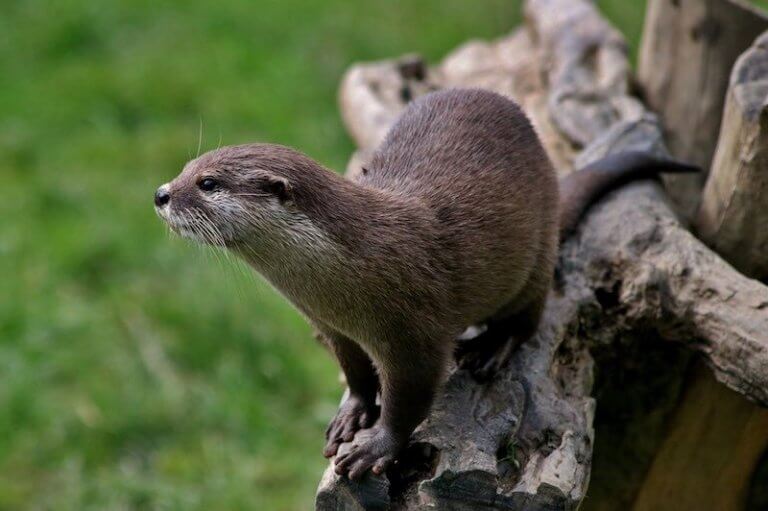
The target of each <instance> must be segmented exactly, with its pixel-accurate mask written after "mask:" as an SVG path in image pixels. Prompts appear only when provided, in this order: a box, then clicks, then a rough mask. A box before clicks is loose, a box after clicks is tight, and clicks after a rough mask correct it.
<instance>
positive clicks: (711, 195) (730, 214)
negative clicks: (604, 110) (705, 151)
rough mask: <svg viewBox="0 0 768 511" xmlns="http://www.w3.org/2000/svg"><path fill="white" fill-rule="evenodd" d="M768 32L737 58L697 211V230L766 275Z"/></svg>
mask: <svg viewBox="0 0 768 511" xmlns="http://www.w3.org/2000/svg"><path fill="white" fill-rule="evenodd" d="M767 100H768V32H766V33H765V34H763V35H762V36H761V37H760V38H759V39H758V40H757V41H756V42H755V44H754V45H753V46H752V48H750V49H749V50H748V51H747V52H746V53H745V54H744V55H742V56H741V58H740V59H739V60H738V61H737V62H736V65H735V66H734V69H733V73H732V74H731V83H730V87H729V89H728V98H727V101H726V105H725V113H724V116H723V123H722V127H721V129H720V140H719V141H718V144H717V152H716V153H715V160H714V163H713V164H712V171H711V173H710V176H709V179H708V180H707V185H706V188H705V189H704V194H703V197H702V204H701V208H700V210H699V215H698V222H697V228H698V232H699V235H700V236H701V237H702V238H703V239H704V240H705V241H706V242H707V243H708V244H709V245H710V246H712V247H713V248H714V249H715V250H717V251H718V252H719V253H720V254H722V255H723V257H725V258H726V259H728V261H730V262H731V263H732V264H733V265H734V266H736V267H737V268H738V269H739V270H741V271H743V272H744V273H746V274H747V275H751V276H753V277H756V278H766V277H768V229H766V225H768V107H767V106H766V101H767Z"/></svg>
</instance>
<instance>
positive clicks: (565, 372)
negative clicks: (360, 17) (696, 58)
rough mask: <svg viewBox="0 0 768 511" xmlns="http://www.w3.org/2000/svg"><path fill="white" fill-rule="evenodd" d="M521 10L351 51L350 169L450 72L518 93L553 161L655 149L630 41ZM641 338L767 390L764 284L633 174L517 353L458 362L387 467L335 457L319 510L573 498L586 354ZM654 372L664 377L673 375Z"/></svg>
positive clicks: (539, 7)
mask: <svg viewBox="0 0 768 511" xmlns="http://www.w3.org/2000/svg"><path fill="white" fill-rule="evenodd" d="M525 9H526V25H525V26H524V27H523V28H522V29H520V30H517V31H515V32H513V33H512V34H511V35H510V36H508V37H505V38H502V39H500V40H498V41H495V42H492V43H485V42H479V41H474V42H471V43H468V44H467V45H464V46H462V47H461V48H459V49H458V50H456V51H455V52H454V53H452V54H451V55H449V56H448V57H446V59H444V61H443V62H442V64H440V65H438V66H436V67H434V68H428V67H427V66H426V65H424V64H423V63H421V62H420V61H419V60H418V59H416V60H414V58H413V57H409V58H408V59H407V60H406V61H398V60H394V61H386V62H382V63H377V64H373V65H372V64H365V65H360V66H355V67H353V68H352V69H351V70H350V71H349V72H348V74H347V75H346V77H345V78H344V80H343V81H342V87H341V91H340V104H341V109H342V112H343V118H344V119H345V122H346V123H347V127H348V129H349V130H350V133H351V135H352V137H353V138H354V139H355V141H357V142H358V145H359V150H358V153H357V154H356V155H355V156H354V157H353V159H352V161H351V163H350V168H349V172H350V173H354V172H356V171H357V169H358V168H359V165H363V164H364V163H365V161H366V158H367V157H368V155H370V153H371V151H373V150H374V149H375V147H376V146H377V145H378V144H379V143H380V141H381V139H382V137H383V135H384V134H385V133H386V130H387V128H388V127H389V126H390V125H391V123H392V122H394V120H395V119H396V118H397V115H398V114H399V112H401V111H402V109H403V108H404V106H405V104H406V103H407V101H409V100H410V99H412V98H413V97H416V96H418V95H420V94H423V93H425V92H427V91H429V90H433V89H435V88H439V87H448V86H481V87H487V88H490V89H493V90H496V91H497V92H501V93H503V94H506V95H508V96H510V97H512V98H514V99H515V100H517V101H518V102H519V103H520V104H521V105H522V106H523V108H524V109H525V110H526V112H527V113H528V114H529V116H530V117H531V118H532V120H533V123H534V125H535V126H536V129H537V131H538V132H539V134H540V136H541V137H542V140H543V142H544V144H545V146H546V148H547V150H548V152H549V154H550V155H551V157H552V160H553V162H555V164H556V166H557V167H558V170H559V171H560V172H563V173H564V172H567V171H568V170H569V169H570V168H572V167H574V166H576V167H578V166H581V165H583V164H585V163H587V162H589V161H592V160H595V159H597V158H599V157H602V156H604V155H606V154H608V153H614V152H620V151H624V150H630V149H637V150H646V151H651V152H654V153H656V154H659V155H664V154H665V151H666V150H665V148H664V144H663V140H662V133H661V129H660V127H659V123H658V121H657V119H656V118H655V116H653V115H652V114H650V113H649V112H648V111H647V110H646V109H645V107H644V106H643V105H642V103H640V102H639V101H638V100H637V99H635V98H633V97H631V96H630V95H629V92H628V86H627V83H628V79H629V78H628V69H629V65H628V60H627V57H626V51H625V46H624V44H623V42H622V41H621V38H620V36H619V35H618V34H617V32H616V31H615V30H614V29H613V28H612V27H610V25H608V24H607V23H606V22H605V20H604V19H603V18H602V17H601V16H600V15H599V13H598V12H597V11H596V9H595V7H594V5H593V4H592V3H591V2H589V1H588V0H529V1H528V2H527V3H526V7H525ZM414 69H418V70H419V71H418V72H417V73H414V72H413V70H414ZM582 148H583V149H582ZM652 339H659V343H660V345H661V346H670V347H674V346H675V345H674V344H671V343H667V342H663V341H661V339H663V340H664V341H678V342H679V344H678V346H681V347H685V348H686V350H690V351H692V352H694V353H697V354H698V355H697V356H699V357H701V358H702V359H703V360H704V361H705V362H706V363H707V365H708V366H709V368H710V369H711V371H712V374H714V376H715V377H716V378H717V380H719V381H720V382H723V383H725V384H726V385H727V386H729V387H730V388H732V389H733V390H735V391H736V392H738V393H740V394H742V395H744V396H747V397H748V398H749V399H752V400H754V401H756V402H759V403H762V404H768V288H766V287H765V286H763V285H762V284H760V283H759V282H757V281H754V280H750V279H748V278H746V277H744V276H743V275H741V274H739V273H738V272H736V271H735V270H734V269H733V268H732V267H730V266H729V265H728V264H727V263H726V262H724V261H723V260H722V259H721V258H720V257H719V256H717V255H716V254H714V253H713V252H711V251H710V250H709V249H708V248H707V247H705V246H704V245H702V244H701V243H700V242H699V241H698V240H697V239H696V238H694V237H693V236H692V235H691V234H690V233H689V232H688V231H686V230H685V229H684V227H683V226H682V225H681V224H680V223H679V221H678V220H677V218H676V216H675V214H674V212H673V211H672V210H671V208H670V207H669V205H668V204H667V202H666V201H665V199H664V195H663V192H662V190H661V188H660V186H659V185H658V184H657V183H655V182H641V183H634V184H632V185H629V186H627V187H625V188H623V189H621V190H618V191H616V192H614V193H612V194H610V195H609V196H608V197H606V199H605V200H603V201H601V202H600V203H599V204H598V205H596V206H595V207H593V208H592V211H591V212H590V213H589V215H588V216H587V218H586V219H585V221H584V222H583V224H582V225H581V227H580V229H579V231H578V232H577V233H576V234H575V235H574V236H573V237H572V238H571V239H570V240H569V241H567V242H566V243H565V244H564V245H563V247H562V249H561V255H560V262H559V265H558V278H557V284H556V286H555V289H554V290H553V291H552V292H551V294H550V297H549V300H548V304H547V307H546V310H545V313H544V316H543V319H542V323H541V325H540V327H539V329H538V331H537V333H536V335H535V336H534V338H533V339H532V340H531V341H530V342H528V343H526V344H524V345H523V346H521V347H520V349H519V350H518V351H517V353H516V354H515V355H514V357H513V360H512V362H511V363H510V366H509V367H508V368H507V369H506V370H505V371H504V372H503V373H502V374H499V375H498V376H497V377H496V378H495V379H494V380H493V381H491V382H489V383H485V384H483V383H479V382H477V381H475V380H474V379H473V378H472V377H471V375H470V374H468V373H467V372H466V371H462V370H454V371H453V372H452V373H451V375H450V377H449V379H448V381H447V383H446V385H445V387H444V389H443V391H442V394H441V395H440V396H438V398H437V400H436V403H435V405H434V408H433V410H432V413H431V414H430V416H429V417H428V418H427V420H426V421H424V423H422V424H421V425H420V426H419V427H418V428H417V430H416V431H415V433H414V435H413V437H412V441H411V444H410V446H409V447H408V448H407V449H406V452H405V453H404V454H403V455H402V456H401V458H400V459H399V461H398V463H397V464H396V465H395V467H394V468H393V469H392V470H390V471H389V473H388V474H387V475H386V476H374V475H373V474H370V473H369V474H367V475H366V476H365V477H364V479H363V480H362V481H361V482H360V483H351V482H350V481H348V480H347V479H346V478H341V477H338V476H336V475H335V473H334V472H333V467H332V465H331V466H329V467H328V469H327V470H326V473H325V474H324V476H323V479H322V481H321V483H320V486H319V488H318V494H317V500H316V508H317V509H319V510H362V509H400V510H416V509H441V510H467V511H468V510H495V509H504V510H523V509H525V510H537V509H542V510H544V509H546V510H550V509H551V510H560V509H562V510H570V509H576V508H577V507H578V506H579V504H580V503H581V501H582V500H583V499H584V497H585V495H586V491H587V485H588V482H589V479H590V472H591V468H592V456H593V446H594V445H595V433H594V430H593V419H594V417H595V400H594V398H593V397H592V393H593V391H595V390H596V389H595V385H594V379H595V374H594V369H595V358H594V354H600V356H599V357H598V358H600V359H603V358H605V356H604V354H605V353H606V352H617V353H618V352H620V346H625V345H630V344H631V345H632V346H640V347H638V348H637V352H638V357H637V358H641V357H643V356H645V355H646V354H647V352H648V351H649V350H650V348H646V347H645V346H646V344H647V343H649V342H651V340H652ZM614 361H616V363H617V365H618V364H627V363H636V360H635V358H634V357H631V358H630V359H629V360H621V357H618V360H617V358H614ZM656 362H658V361H656ZM656 362H654V364H655V366H656V368H657V369H658V368H659V367H658V366H659V365H661V364H659V363H656ZM665 362H666V360H665ZM686 362H687V357H681V358H680V359H679V362H678V363H674V364H673V363H669V366H670V367H669V368H668V370H667V368H663V369H664V371H667V372H668V373H671V372H673V371H679V370H681V368H684V367H685V366H686ZM646 367H647V366H646ZM642 377H643V378H646V379H647V380H650V379H652V378H653V376H652V375H650V374H648V375H646V374H643V375H642ZM659 380H660V381H662V383H660V386H659V388H662V389H669V388H672V387H674V385H675V383H674V382H675V381H679V380H680V377H679V375H677V376H676V375H672V376H671V377H667V376H664V377H663V378H659ZM669 382H671V383H669ZM598 390H599V389H598ZM615 390H616V389H615ZM617 391H618V392H621V389H618V390H617ZM678 393H679V390H678ZM675 395H676V394H674V393H670V396H671V397H670V398H669V399H665V398H663V394H662V395H659V396H656V395H654V396H653V399H650V400H649V403H648V405H647V406H648V409H649V410H651V411H653V410H657V409H659V408H661V407H662V405H661V404H660V403H662V402H663V403H664V405H663V406H665V407H666V408H668V409H670V408H671V407H673V406H674V404H675V402H676V399H675ZM628 398H629V397H628V396H624V397H623V398H622V399H623V400H624V401H627V399H628ZM608 413H609V414H610V411H608ZM665 413H666V412H665ZM661 429H662V428H659V431H661ZM364 435H366V432H365V431H362V432H360V433H358V435H357V437H356V438H355V440H354V442H353V443H352V444H345V445H343V446H342V448H343V449H349V448H351V447H352V445H353V444H355V443H359V442H360V441H361V439H362V438H361V437H364ZM657 436H658V438H657V440H658V441H657V442H656V443H657V444H661V443H663V438H662V433H661V432H659V433H658V435H657ZM654 445H655V444H654ZM652 454H653V451H652V449H650V450H649V454H648V455H647V456H645V457H644V458H643V465H642V466H641V467H640V468H639V469H637V470H634V471H633V474H636V476H635V477H636V479H637V480H638V482H637V484H634V483H633V487H632V488H628V489H627V490H626V491H625V495H628V497H626V498H627V499H630V501H631V499H632V498H634V495H636V494H637V491H638V486H639V485H640V483H642V479H643V477H642V476H643V474H644V473H645V471H646V470H647V468H648V466H649V465H650V463H651V461H652ZM587 502H589V501H587ZM611 509H616V507H613V508H611Z"/></svg>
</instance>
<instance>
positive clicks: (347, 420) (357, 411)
mask: <svg viewBox="0 0 768 511" xmlns="http://www.w3.org/2000/svg"><path fill="white" fill-rule="evenodd" d="M377 416H378V410H377V408H376V405H373V406H371V405H369V404H367V403H365V402H364V401H363V400H362V399H360V398H357V397H353V396H350V397H349V398H348V399H347V400H346V401H344V402H343V403H342V404H341V406H340V407H339V411H338V412H336V416H335V417H334V418H333V419H332V420H331V422H330V424H328V428H327V429H326V431H325V438H326V440H327V442H326V444H325V448H324V449H323V455H324V456H325V457H326V458H330V457H331V456H335V455H336V453H337V452H338V450H339V446H340V445H341V444H342V443H344V442H351V441H352V440H353V439H354V438H355V433H357V432H358V431H360V430H361V429H365V428H369V427H371V426H372V425H373V423H374V422H375V421H376V418H377Z"/></svg>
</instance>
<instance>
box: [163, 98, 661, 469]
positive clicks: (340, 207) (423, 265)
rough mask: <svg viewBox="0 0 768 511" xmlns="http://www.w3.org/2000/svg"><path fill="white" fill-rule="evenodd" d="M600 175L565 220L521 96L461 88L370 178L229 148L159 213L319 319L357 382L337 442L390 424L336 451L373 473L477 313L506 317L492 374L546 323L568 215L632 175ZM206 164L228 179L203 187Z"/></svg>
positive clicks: (184, 180) (402, 133) (418, 110)
mask: <svg viewBox="0 0 768 511" xmlns="http://www.w3.org/2000/svg"><path fill="white" fill-rule="evenodd" d="M614 163H616V162H614ZM619 163H620V162H619ZM651 166H653V165H651ZM633 168H634V167H633ZM593 170H594V169H593ZM598 170H602V167H601V168H599V169H598ZM625 173H626V171H625ZM641 174H642V173H638V172H636V173H635V174H633V177H638V176H641ZM589 175H591V176H593V177H592V178H588V179H586V180H583V179H582V181H579V182H576V181H574V180H571V181H570V182H571V183H572V185H573V186H571V188H572V190H570V191H569V193H570V196H572V197H574V199H573V200H572V201H571V203H566V205H565V207H564V208H563V211H564V212H565V213H566V214H567V215H570V216H569V217H567V218H566V219H565V220H562V221H561V220H560V219H559V215H560V207H559V199H558V182H557V179H556V176H555V173H554V171H553V168H552V165H551V163H550V161H549V159H548V157H547V155H546V153H545V151H544V149H543V147H542V145H541V143H540V141H539V139H538V137H537V136H536V133H535V132H534V130H533V128H532V126H531V124H530V123H529V121H528V119H527V118H526V116H525V115H524V114H523V112H522V111H521V110H520V108H519V107H518V106H517V105H516V104H514V103H513V102H512V101H509V100H507V99H505V98H503V97H501V96H499V95H497V94H494V93H490V92H484V91H479V90H449V91H442V92H437V93H433V94H429V95H427V96H425V97H423V98H420V99H418V100H416V101H414V102H413V103H412V104H411V105H410V106H409V107H408V108H407V109H406V110H405V112H404V113H403V115H402V116H401V118H400V120H399V121H398V122H397V123H396V124H395V126H394V127H393V128H392V130H391V131H390V133H389V134H388V136H387V138H386V140H385V141H384V143H383V144H382V146H381V147H380V148H379V150H378V151H377V152H376V153H375V155H374V157H373V158H372V160H371V162H370V164H369V165H368V166H367V172H365V173H363V174H360V175H359V176H358V177H357V179H356V181H355V182H351V181H348V180H346V179H344V178H342V177H340V176H338V175H337V174H335V173H333V172H331V171H329V170H327V169H324V168H322V167H321V166H320V165H318V164H317V163H315V162H314V161H312V160H311V159H309V158H307V157H306V156H304V155H301V154H300V153H298V152H296V151H293V150H292V149H288V148H285V147H281V146H274V145H265V144H252V145H246V146H237V147H227V148H223V149H219V150H217V151H214V152H211V153H208V154H206V155H203V156H201V157H200V158H198V159H197V160H195V161H193V162H191V163H190V164H189V165H188V166H187V167H186V168H185V170H184V171H183V172H182V174H181V175H180V176H179V177H178V178H177V179H176V180H174V181H173V182H172V183H171V184H170V185H169V186H168V187H167V191H168V192H169V193H170V197H171V198H170V203H169V205H168V206H167V207H166V206H161V207H159V208H158V211H159V213H160V214H161V216H163V217H164V218H165V219H166V221H168V223H169V224H170V225H171V227H172V228H175V229H176V230H179V231H180V232H183V233H184V232H186V233H187V234H188V235H190V236H192V237H196V238H198V239H202V240H203V241H207V242H209V243H213V244H218V245H223V246H226V247H228V248H229V249H231V250H233V251H235V252H236V253H238V254H240V255H241V256H242V257H243V258H244V259H245V260H246V261H248V262H249V263H250V264H251V265H252V266H253V267H254V268H255V269H256V270H258V271H259V272H260V273H262V274H263V275H264V276H265V277H266V278H267V279H268V280H269V281H270V282H272V284H273V285H274V286H275V287H276V288H277V289H279V290H280V291H281V292H283V293H284V294H285V295H286V296H287V297H288V298H289V299H290V300H291V301H292V302H293V303H294V304H295V305H296V306H297V308H298V309H300V310H301V311H302V312H303V313H304V314H305V315H306V316H307V318H308V319H309V320H310V321H311V322H312V323H313V324H314V325H315V327H316V328H317V329H318V330H319V332H320V334H321V338H322V340H323V342H325V343H326V344H327V345H328V346H329V348H330V349H331V350H332V351H333V353H334V354H335V355H336V357H337V359H338V360H339V363H340V365H341V366H342V369H343V370H344V372H345V374H346V377H347V381H348V384H349V388H350V399H349V400H347V401H346V402H345V403H344V404H343V405H342V407H341V408H340V410H339V412H338V414H337V416H336V417H335V418H334V420H333V421H332V422H331V425H330V426H329V429H328V432H327V437H328V444H327V446H326V450H325V454H326V455H327V456H332V455H334V454H335V453H336V451H337V448H338V446H339V444H340V443H342V442H344V441H349V440H351V439H352V437H353V436H354V433H355V432H356V431H357V430H358V429H360V428H366V427H371V426H372V427H373V428H374V431H373V433H374V434H373V437H372V438H371V439H370V440H369V441H367V442H366V443H364V444H363V445H361V446H360V447H359V448H358V449H356V450H353V451H351V452H350V453H349V454H347V455H346V456H343V457H340V458H339V459H337V460H336V467H337V471H338V472H339V473H348V474H349V475H350V477H352V478H357V477H360V476H361V475H362V474H363V473H364V472H365V471H366V470H367V469H369V468H371V467H372V468H373V469H374V471H375V472H381V471H382V470H384V469H385V468H386V466H387V465H388V464H389V463H390V462H391V461H392V460H393V458H394V456H396V455H397V453H398V451H399V450H400V449H401V448H402V447H403V446H404V445H405V443H406V442H407V440H408V437H409V435H410V434H411V432H412V431H413V429H414V428H415V427H416V426H417V425H418V424H419V423H420V422H421V421H422V420H423V419H424V418H425V417H426V415H427V413H428V411H429V409H430V406H431V403H432V400H433V397H434V395H435V392H436V389H437V388H438V386H439V385H440V383H441V381H442V379H443V377H444V375H445V374H446V370H447V368H448V366H449V363H450V360H451V355H452V352H453V350H454V347H455V342H454V339H455V338H456V337H457V336H458V335H459V334H461V332H462V331H463V330H464V329H465V328H466V327H467V326H468V325H471V324H477V323H480V322H485V321H488V320H490V322H491V326H493V325H494V324H498V325H502V326H503V327H504V332H503V335H501V336H500V335H498V334H494V335H495V337H493V336H490V337H489V336H488V335H487V334H486V338H487V339H486V341H488V345H489V346H490V345H493V350H491V351H496V352H497V353H501V355H500V356H497V357H495V358H494V357H486V358H485V359H480V360H476V361H475V365H476V366H477V367H479V368H480V370H486V371H488V370H490V371H492V370H494V369H497V368H498V366H499V365H500V364H501V363H503V362H504V361H505V360H506V358H508V356H509V353H510V352H511V347H513V346H514V345H515V344H517V343H519V342H522V341H524V340H525V339H527V338H528V337H530V336H531V335H532V334H533V333H534V331H535V329H536V326H537V324H538V321H539V317H540V315H541V312H542V310H543V307H544V303H545V300H546V296H547V292H548V290H549V288H550V284H551V280H552V275H553V269H554V266H555V259H556V256H557V245H558V238H559V236H560V226H561V224H563V225H566V224H567V227H568V228H569V229H570V228H572V227H573V226H574V225H575V223H576V219H577V218H578V217H579V215H580V214H581V211H582V210H583V209H584V208H585V207H586V206H587V205H588V204H589V202H590V200H591V199H592V197H593V196H594V195H595V194H598V193H601V192H602V191H604V190H605V189H607V188H608V187H610V184H611V183H612V182H615V181H617V180H616V177H615V176H614V177H612V178H611V179H602V178H600V179H598V178H596V177H594V176H602V175H603V174H601V173H600V172H592V174H589V172H587V173H585V174H583V176H589ZM642 175H644V174H642ZM206 176H208V177H213V178H215V179H216V181H217V188H216V190H215V191H213V192H203V191H201V190H200V189H199V188H198V187H199V183H200V182H201V179H203V178H205V177H206ZM597 182H599V183H598V184H600V186H594V187H592V188H589V186H590V183H597ZM603 185H604V186H603ZM582 189H583V190H587V192H586V194H580V190H582ZM195 219H196V220H195ZM185 226H186V227H185ZM206 233H207V234H206ZM495 331H496V330H495V329H493V328H492V329H491V330H489V332H492V333H493V332H495ZM510 336H511V337H512V338H513V339H514V342H506V343H505V342H502V340H503V341H506V340H507V339H509V338H510ZM503 346H506V347H503ZM499 348H502V349H500V350H498V349H499ZM377 393H380V396H381V416H380V418H379V419H378V421H377V422H375V425H374V421H376V419H377V415H378V413H379V409H378V407H377V406H376V403H375V399H376V395H377Z"/></svg>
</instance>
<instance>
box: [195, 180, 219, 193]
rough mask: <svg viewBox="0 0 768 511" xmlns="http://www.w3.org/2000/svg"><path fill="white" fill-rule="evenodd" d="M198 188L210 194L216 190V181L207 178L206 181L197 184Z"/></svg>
mask: <svg viewBox="0 0 768 511" xmlns="http://www.w3.org/2000/svg"><path fill="white" fill-rule="evenodd" d="M197 186H199V187H200V189H201V190H203V191H204V192H210V191H211V190H213V189H214V188H216V181H215V180H213V179H211V178H210V177H206V178H205V179H202V180H200V182H199V183H197Z"/></svg>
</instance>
